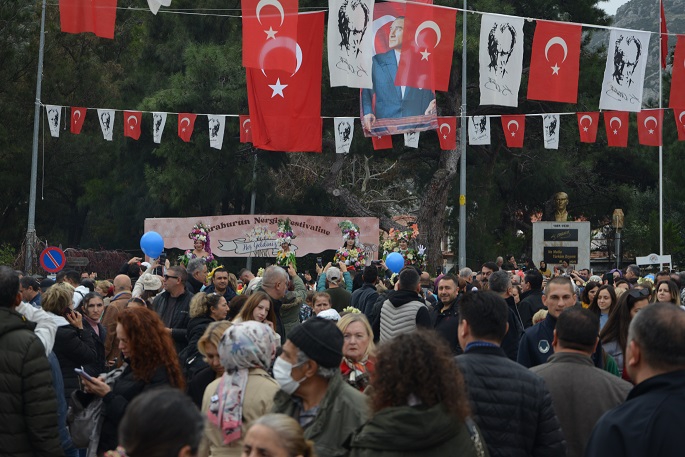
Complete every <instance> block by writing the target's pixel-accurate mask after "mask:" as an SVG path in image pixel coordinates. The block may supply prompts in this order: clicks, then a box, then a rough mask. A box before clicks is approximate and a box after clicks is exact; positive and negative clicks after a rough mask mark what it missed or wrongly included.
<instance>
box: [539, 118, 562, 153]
mask: <svg viewBox="0 0 685 457" xmlns="http://www.w3.org/2000/svg"><path fill="white" fill-rule="evenodd" d="M559 128H560V124H559V115H558V114H545V115H544V116H543V117H542V138H543V141H544V143H545V149H559Z"/></svg>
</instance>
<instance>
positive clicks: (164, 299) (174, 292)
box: [152, 266, 193, 354]
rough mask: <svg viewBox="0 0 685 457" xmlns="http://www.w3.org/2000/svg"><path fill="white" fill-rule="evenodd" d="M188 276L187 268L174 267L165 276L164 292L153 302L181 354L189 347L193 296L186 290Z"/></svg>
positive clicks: (153, 307)
mask: <svg viewBox="0 0 685 457" xmlns="http://www.w3.org/2000/svg"><path fill="white" fill-rule="evenodd" d="M187 279H188V274H187V273H186V270H185V268H183V267H181V266H174V267H171V268H169V269H168V270H167V273H166V274H165V275H164V292H162V293H161V294H159V295H157V297H155V300H154V301H153V302H152V309H154V310H155V312H156V313H157V314H159V317H160V318H161V319H162V322H164V325H165V326H166V328H167V329H168V330H169V332H171V338H172V339H173V340H174V346H175V347H176V352H177V353H179V354H180V353H181V351H182V350H183V348H185V347H186V346H187V345H188V321H190V300H191V299H192V298H193V294H192V293H190V292H189V291H188V290H187V289H186V280H187Z"/></svg>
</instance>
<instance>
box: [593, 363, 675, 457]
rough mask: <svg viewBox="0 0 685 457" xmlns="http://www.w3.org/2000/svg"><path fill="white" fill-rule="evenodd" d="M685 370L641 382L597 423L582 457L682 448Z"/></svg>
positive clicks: (660, 453) (665, 454) (663, 456)
mask: <svg viewBox="0 0 685 457" xmlns="http://www.w3.org/2000/svg"><path fill="white" fill-rule="evenodd" d="M683 392H685V370H681V371H673V372H671V373H666V374H662V375H658V376H654V377H653V378H649V379H647V380H646V381H643V382H641V383H640V384H638V385H637V386H635V387H634V388H633V390H631V391H630V393H629V394H628V399H627V400H626V402H625V403H623V404H622V405H621V406H618V407H616V408H615V409H612V410H611V411H609V412H607V413H606V414H605V415H604V416H602V418H601V419H600V420H599V422H597V425H596V426H595V429H594V430H593V432H592V435H591V436H590V440H589V441H588V444H587V447H586V448H585V456H586V457H599V456H602V457H604V456H607V455H610V456H615V457H638V456H640V457H642V456H646V455H648V456H650V457H671V456H672V457H676V456H682V455H683V452H684V451H685V434H683V430H682V429H683V427H682V425H683V424H685V395H683Z"/></svg>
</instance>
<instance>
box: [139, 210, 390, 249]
mask: <svg viewBox="0 0 685 457" xmlns="http://www.w3.org/2000/svg"><path fill="white" fill-rule="evenodd" d="M286 218H290V225H291V227H292V229H293V233H294V235H295V238H294V239H293V240H292V244H291V246H290V249H291V250H292V251H295V255H296V256H297V257H302V256H305V255H307V254H318V253H320V252H323V251H326V250H329V249H333V250H335V249H339V248H341V247H342V245H343V240H342V231H341V229H340V227H339V226H338V224H339V223H341V222H343V221H346V220H349V221H352V222H353V223H354V224H356V225H357V226H358V227H359V231H360V239H361V242H362V243H363V244H364V251H365V255H366V258H367V259H377V258H378V234H379V222H378V219H377V218H375V217H349V218H348V217H328V216H296V215H288V214H279V215H271V214H270V215H256V214H255V215H238V216H236V215H233V216H210V217H186V218H164V219H162V218H160V219H157V218H154V219H145V231H146V232H149V231H155V232H157V233H159V234H160V235H162V238H164V247H165V248H167V249H168V248H178V249H192V248H193V241H192V240H191V239H190V237H189V233H190V231H191V230H192V229H193V226H194V225H195V224H197V223H198V222H202V223H203V224H205V225H206V226H208V227H209V240H210V247H211V248H212V253H213V254H214V255H215V256H218V257H250V256H252V257H275V256H276V251H277V250H278V247H279V246H278V243H279V242H278V240H277V237H276V233H277V232H278V220H279V219H286Z"/></svg>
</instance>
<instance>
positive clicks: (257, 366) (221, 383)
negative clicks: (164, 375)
mask: <svg viewBox="0 0 685 457" xmlns="http://www.w3.org/2000/svg"><path fill="white" fill-rule="evenodd" d="M279 341H280V338H278V337H277V336H276V334H275V333H274V331H273V330H271V328H269V326H267V325H266V324H262V323H260V322H257V321H246V322H240V323H238V324H234V325H232V326H231V327H229V328H228V329H227V330H226V332H225V333H224V336H223V338H221V341H220V342H219V347H218V349H219V357H220V359H221V365H223V367H224V374H223V376H221V378H219V379H217V380H215V381H214V382H212V383H211V384H209V386H207V389H206V390H205V395H204V398H203V400H202V411H203V412H206V413H207V418H208V421H207V426H206V428H205V435H204V438H203V440H202V444H201V446H200V452H199V456H201V457H202V456H209V455H211V456H236V457H237V456H240V455H241V453H242V451H243V438H244V436H245V431H246V430H247V426H248V425H249V424H250V422H252V421H254V420H256V419H257V418H259V417H261V416H263V415H264V414H266V413H268V412H269V411H270V410H271V406H272V404H273V397H274V395H275V394H276V392H278V390H279V386H278V383H277V382H276V381H275V380H274V379H273V378H272V377H271V376H269V374H268V373H267V371H268V370H269V368H271V365H272V364H273V361H274V359H275V358H276V349H277V348H278V345H279Z"/></svg>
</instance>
